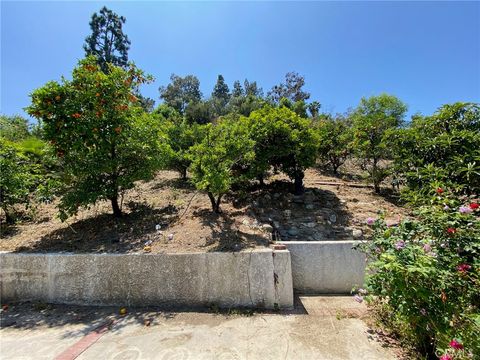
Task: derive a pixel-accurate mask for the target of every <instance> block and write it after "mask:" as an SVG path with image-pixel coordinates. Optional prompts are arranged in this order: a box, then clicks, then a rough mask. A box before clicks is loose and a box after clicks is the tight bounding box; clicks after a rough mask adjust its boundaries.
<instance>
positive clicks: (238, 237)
mask: <svg viewBox="0 0 480 360" xmlns="http://www.w3.org/2000/svg"><path fill="white" fill-rule="evenodd" d="M346 170H348V169H346ZM348 173H351V172H350V171H349V172H348ZM344 178H345V179H342V178H339V177H333V176H329V175H325V174H322V173H320V172H319V171H318V170H315V169H310V170H308V171H307V172H306V176H305V187H306V191H305V194H304V195H302V196H294V195H293V194H292V193H291V191H293V186H292V184H291V183H290V182H289V181H288V179H286V178H285V177H284V176H280V175H274V176H273V177H272V178H271V180H270V182H269V183H268V184H267V186H265V187H264V188H259V187H256V188H252V189H251V191H249V192H246V193H238V192H237V193H235V196H233V195H229V196H226V197H225V198H224V199H223V200H222V205H221V208H222V213H221V214H214V213H212V212H211V210H210V202H209V200H208V198H207V196H206V195H205V194H203V193H201V192H197V191H196V190H195V189H194V188H193V187H192V186H191V185H190V184H189V183H188V182H182V181H181V180H180V179H179V178H178V175H177V173H175V172H170V171H162V172H160V173H159V174H158V175H157V177H156V178H155V179H154V180H152V181H150V182H139V183H138V184H137V185H136V187H135V188H134V189H132V190H129V191H127V192H126V194H125V196H124V199H123V211H124V213H125V215H124V216H123V217H122V218H120V219H115V218H114V217H113V216H112V215H111V208H110V204H109V203H107V202H99V203H98V204H96V205H95V206H92V207H91V208H90V209H85V210H82V211H80V212H79V213H78V215H77V216H74V217H72V218H70V219H69V220H68V221H67V222H65V223H62V222H60V220H58V219H57V218H56V208H55V203H53V204H39V205H38V206H37V207H36V209H35V210H34V211H32V210H31V211H30V216H31V217H32V218H33V219H34V220H29V221H27V220H23V221H20V222H18V223H17V224H16V225H14V226H10V227H8V228H6V227H5V226H3V227H2V233H1V240H0V250H2V251H18V252H47V251H48V252H51V251H65V252H117V253H126V252H142V251H143V248H144V246H145V244H146V243H147V244H150V243H151V244H150V246H151V250H152V252H154V253H160V252H169V253H172V252H173V253H175V252H196V251H240V250H242V249H245V248H253V247H265V246H269V244H270V243H271V242H272V241H275V240H342V239H351V238H357V239H361V238H366V237H368V235H369V229H368V227H367V226H366V224H365V221H366V219H367V218H368V217H375V216H378V213H379V212H380V211H382V212H385V213H386V217H387V219H389V220H390V221H392V222H393V221H397V220H398V218H399V217H402V216H405V215H406V214H407V212H406V210H405V209H403V208H401V207H399V206H397V205H395V203H394V202H392V201H391V200H390V198H389V197H388V196H387V197H385V196H380V195H375V194H374V193H373V190H372V189H371V188H369V187H364V186H362V184H361V183H360V182H358V181H357V180H355V179H354V178H352V177H351V176H344ZM157 225H159V227H160V229H159V230H158V226H157Z"/></svg>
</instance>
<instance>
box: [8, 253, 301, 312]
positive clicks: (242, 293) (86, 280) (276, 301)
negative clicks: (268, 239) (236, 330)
mask: <svg viewBox="0 0 480 360" xmlns="http://www.w3.org/2000/svg"><path fill="white" fill-rule="evenodd" d="M0 274H1V277H0V282H1V294H0V296H1V299H2V302H3V301H11V300H15V301H19V300H20V301H26V300H34V301H44V302H49V303H63V304H78V305H137V306H142V305H182V306H208V305H210V304H217V305H218V306H221V307H233V306H237V307H264V308H270V309H271V308H275V307H277V306H278V307H280V308H289V307H292V306H293V290H292V275H291V274H292V273H291V266H290V253H289V252H288V251H285V250H284V251H272V250H270V249H264V250H253V251H250V252H237V253H193V254H118V255H116V254H19V253H3V254H0Z"/></svg>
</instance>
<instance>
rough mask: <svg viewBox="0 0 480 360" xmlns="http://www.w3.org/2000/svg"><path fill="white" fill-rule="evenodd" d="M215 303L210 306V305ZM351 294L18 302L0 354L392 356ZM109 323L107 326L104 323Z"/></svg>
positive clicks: (6, 317)
mask: <svg viewBox="0 0 480 360" xmlns="http://www.w3.org/2000/svg"><path fill="white" fill-rule="evenodd" d="M213 310H215V309H213ZM365 316H366V315H365V307H364V305H361V304H358V303H356V302H354V301H353V300H352V298H351V297H303V296H301V297H299V299H298V301H297V305H296V308H295V310H293V311H291V312H281V313H254V314H250V313H245V312H244V313H241V312H238V311H234V312H229V313H217V312H215V311H214V312H193V311H185V312H168V311H164V310H163V311H157V310H151V309H129V312H128V314H127V315H126V316H123V317H122V316H119V315H118V308H82V307H66V306H49V305H44V304H36V305H32V304H24V305H19V306H10V308H9V309H8V310H7V311H6V312H4V314H2V329H1V330H0V354H1V359H35V360H40V359H74V358H76V359H95V360H97V359H115V360H121V359H122V360H124V359H138V360H140V359H142V360H146V359H165V360H167V359H169V360H187V359H188V360H189V359H192V360H193V359H195V360H196V359H204V360H207V359H219V360H229V359H232V360H233V359H242V360H243V359H262V360H263V359H295V360H298V359H309V360H310V359H355V360H358V359H368V360H375V359H379V360H380V359H381V360H386V359H395V355H394V353H395V349H392V348H386V347H384V346H382V344H380V343H379V342H377V341H376V340H375V339H374V338H373V337H372V336H371V335H370V334H369V333H368V332H367V330H368V327H367V326H366V324H365V323H364V322H363V321H362V318H363V317H365ZM111 321H113V323H112V324H111V325H110V326H107V325H105V324H110V322H111Z"/></svg>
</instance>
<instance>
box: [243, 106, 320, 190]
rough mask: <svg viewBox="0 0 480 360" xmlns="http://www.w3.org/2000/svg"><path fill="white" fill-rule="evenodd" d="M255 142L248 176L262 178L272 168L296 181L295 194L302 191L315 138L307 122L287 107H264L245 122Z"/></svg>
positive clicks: (315, 145)
mask: <svg viewBox="0 0 480 360" xmlns="http://www.w3.org/2000/svg"><path fill="white" fill-rule="evenodd" d="M247 124H248V128H249V132H250V137H251V138H252V140H253V141H254V142H255V161H254V162H252V164H251V169H250V172H251V173H252V175H253V176H254V177H260V178H262V177H263V176H264V175H265V174H266V172H267V171H268V170H269V169H270V167H273V168H274V169H275V170H279V171H282V172H284V173H285V174H287V175H288V176H289V177H290V178H291V179H294V180H295V191H296V192H297V193H300V192H302V191H303V177H304V171H305V169H306V168H308V167H310V166H313V165H314V164H315V158H316V152H317V144H318V136H317V134H316V133H315V131H314V130H313V128H312V127H311V124H310V121H309V120H307V119H303V118H301V117H300V116H298V115H297V114H296V113H295V112H293V111H292V110H290V109H288V108H286V107H280V108H275V107H271V106H265V107H264V108H262V109H260V110H257V111H254V112H253V113H252V114H250V116H249V117H248V119H247Z"/></svg>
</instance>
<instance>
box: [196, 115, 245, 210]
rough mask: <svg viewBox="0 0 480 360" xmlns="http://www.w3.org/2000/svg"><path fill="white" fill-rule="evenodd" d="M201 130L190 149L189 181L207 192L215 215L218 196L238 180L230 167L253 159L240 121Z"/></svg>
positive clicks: (223, 122) (225, 122)
mask: <svg viewBox="0 0 480 360" xmlns="http://www.w3.org/2000/svg"><path fill="white" fill-rule="evenodd" d="M204 131H205V133H204V137H203V139H202V141H201V142H200V143H198V144H196V145H194V146H192V147H191V148H190V155H189V156H190V159H191V161H192V164H191V167H190V170H191V172H192V182H193V183H194V184H195V186H196V188H197V189H199V190H203V191H205V192H206V193H207V195H208V198H209V199H210V202H211V204H212V210H213V211H214V212H216V213H218V212H220V202H221V199H222V196H223V195H224V194H225V193H227V192H228V191H229V190H230V188H231V186H232V185H233V184H234V183H235V182H236V181H238V178H237V176H236V174H235V173H234V168H235V167H236V166H237V165H238V164H239V163H242V162H250V161H252V160H253V157H254V152H253V141H252V140H251V139H250V138H249V137H248V132H247V131H246V128H245V126H244V124H243V123H242V122H233V121H229V120H222V121H220V122H219V123H218V124H208V125H206V126H205V129H204Z"/></svg>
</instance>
